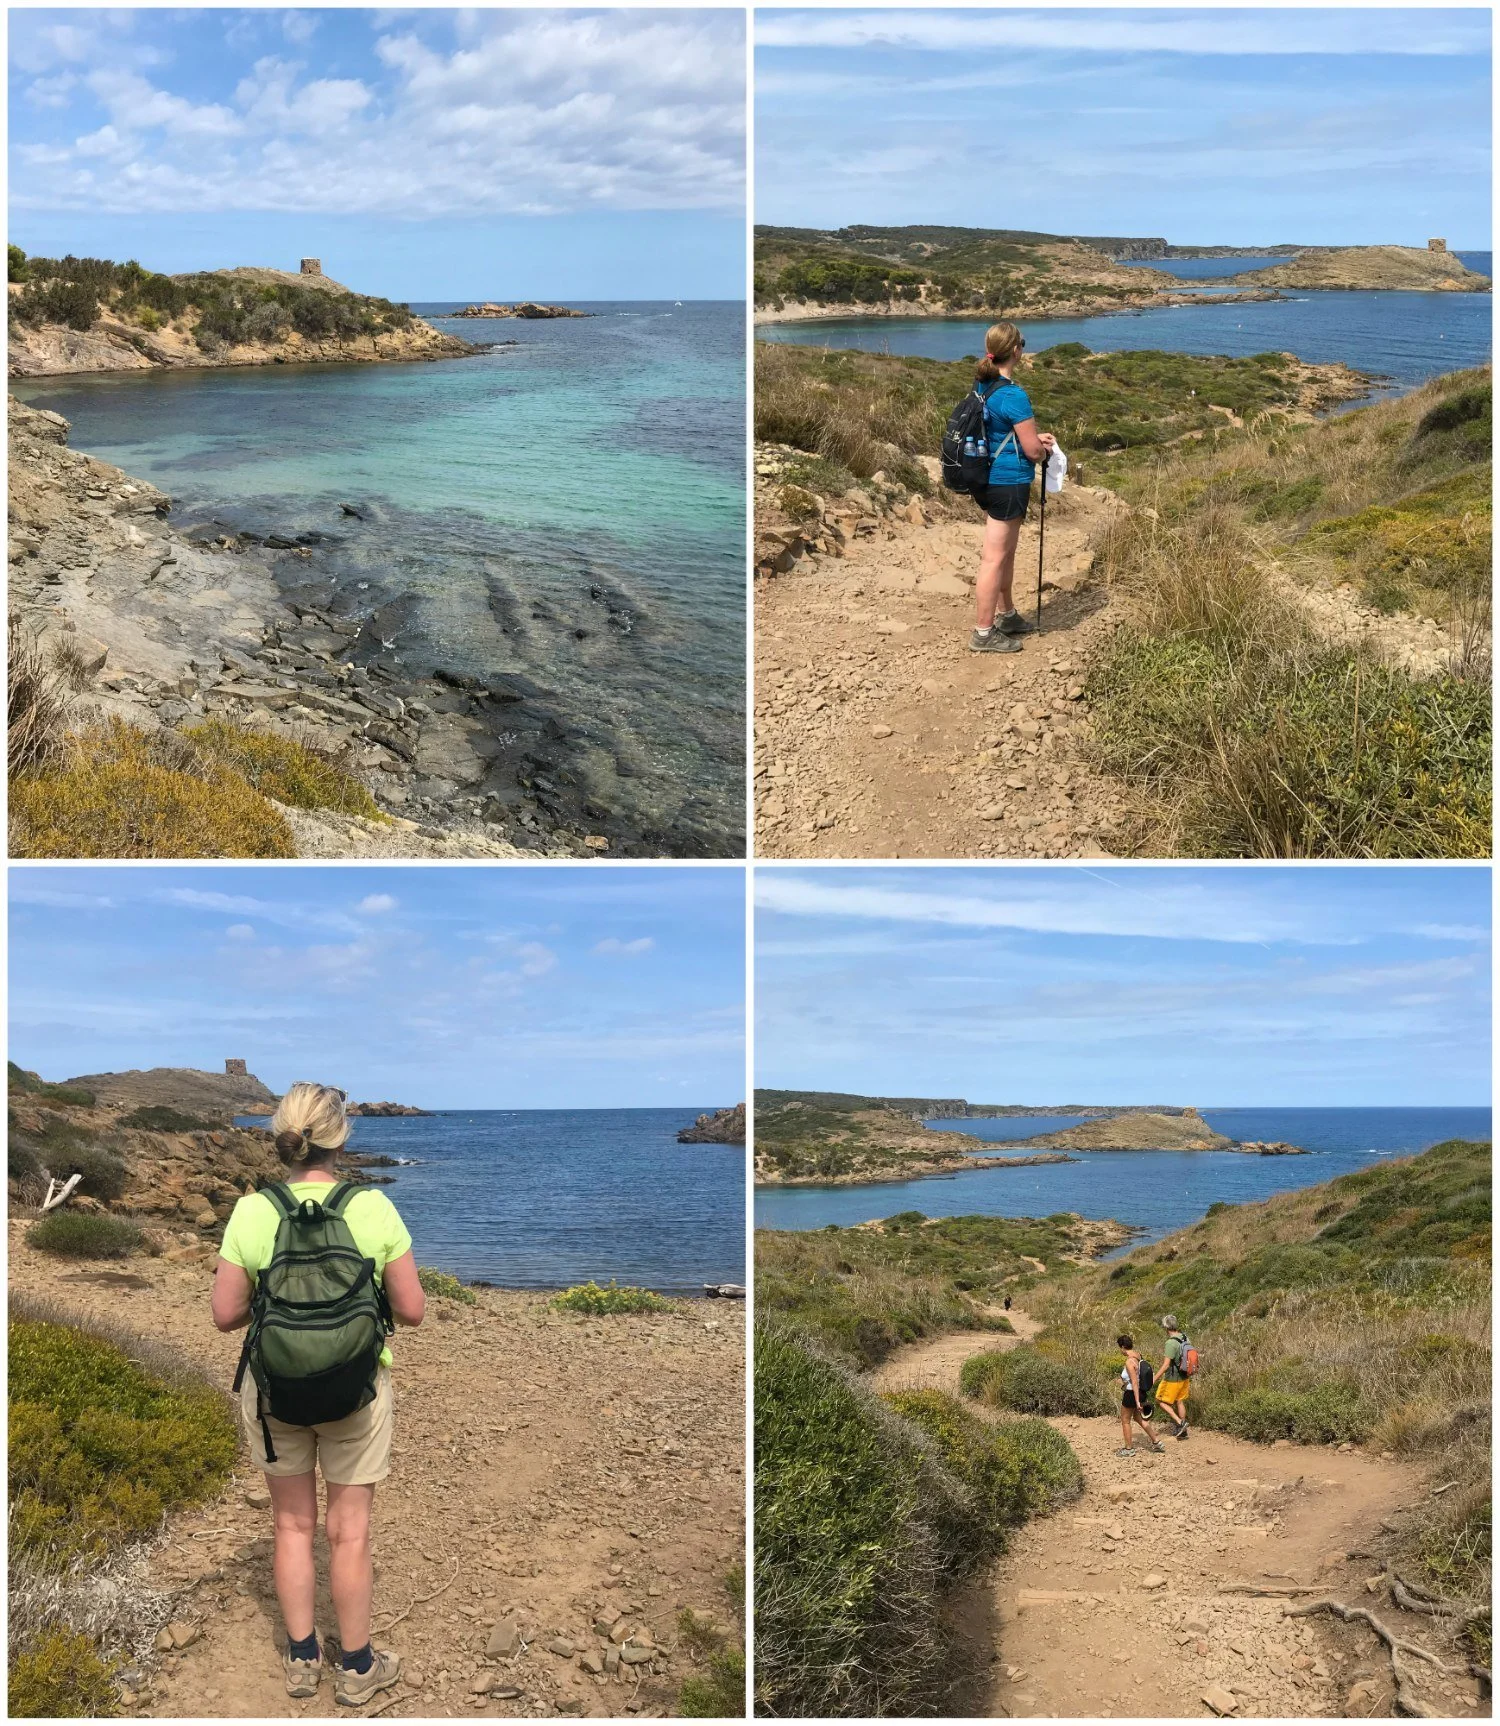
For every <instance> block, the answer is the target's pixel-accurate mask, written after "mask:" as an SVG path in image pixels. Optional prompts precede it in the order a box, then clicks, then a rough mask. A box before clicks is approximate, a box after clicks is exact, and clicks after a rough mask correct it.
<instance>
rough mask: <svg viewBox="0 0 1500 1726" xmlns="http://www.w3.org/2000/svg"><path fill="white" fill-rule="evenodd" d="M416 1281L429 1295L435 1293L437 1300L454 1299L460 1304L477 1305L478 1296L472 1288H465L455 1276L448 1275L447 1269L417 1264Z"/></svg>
mask: <svg viewBox="0 0 1500 1726" xmlns="http://www.w3.org/2000/svg"><path fill="white" fill-rule="evenodd" d="M417 1281H418V1282H419V1283H421V1285H422V1287H423V1288H424V1289H425V1290H426V1291H427V1293H428V1294H430V1295H436V1296H437V1298H438V1299H439V1300H456V1301H457V1302H458V1303H459V1304H460V1305H461V1306H478V1305H479V1296H478V1295H477V1294H475V1293H474V1291H473V1289H471V1288H465V1287H464V1285H463V1284H462V1283H461V1282H460V1281H459V1280H458V1278H457V1277H453V1276H449V1275H448V1273H447V1271H437V1270H433V1268H432V1267H431V1265H419V1266H418V1268H417Z"/></svg>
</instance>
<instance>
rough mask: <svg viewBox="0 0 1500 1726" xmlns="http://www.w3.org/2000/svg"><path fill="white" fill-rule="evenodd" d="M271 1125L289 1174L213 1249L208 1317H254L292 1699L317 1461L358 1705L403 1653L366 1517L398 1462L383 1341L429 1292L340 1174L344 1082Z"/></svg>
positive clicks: (302, 1647) (391, 1229)
mask: <svg viewBox="0 0 1500 1726" xmlns="http://www.w3.org/2000/svg"><path fill="white" fill-rule="evenodd" d="M271 1131H272V1133H273V1134H274V1135H275V1139H276V1153H277V1155H278V1156H279V1157H280V1158H281V1160H282V1162H283V1163H285V1164H286V1165H287V1178H286V1180H285V1181H284V1182H279V1183H278V1184H276V1185H275V1186H268V1187H265V1188H263V1189H262V1190H261V1191H260V1192H258V1193H250V1194H247V1195H246V1197H244V1198H242V1199H240V1200H239V1202H238V1203H237V1204H236V1205H235V1207H234V1211H233V1213H232V1215H231V1216H230V1218H229V1223H228V1226H227V1227H226V1228H225V1230H224V1241H223V1244H222V1246H220V1248H219V1262H218V1265H217V1267H216V1270H215V1274H214V1288H213V1317H214V1323H215V1324H216V1325H217V1326H218V1327H219V1329H220V1330H222V1331H232V1330H239V1329H240V1328H241V1327H242V1326H245V1325H248V1326H249V1331H248V1334H247V1336H246V1339H245V1347H244V1351H243V1352H242V1354H241V1356H240V1368H239V1372H238V1373H237V1375H236V1377H235V1384H234V1388H235V1390H236V1391H238V1392H240V1413H241V1417H242V1420H243V1422H244V1427H245V1434H246V1437H247V1438H248V1440H249V1443H250V1454H251V1456H252V1458H253V1460H254V1462H255V1465H256V1467H257V1468H259V1469H260V1470H261V1471H262V1472H263V1473H264V1474H265V1476H266V1485H267V1487H268V1488H269V1489H270V1493H271V1512H272V1516H273V1518H274V1521H275V1529H276V1561H275V1574H276V1597H277V1599H278V1600H279V1601H280V1602H281V1615H282V1618H283V1619H284V1620H285V1623H286V1632H287V1650H286V1653H285V1655H284V1656H283V1658H282V1665H283V1667H284V1669H285V1671H286V1691H287V1695H288V1696H313V1695H316V1694H317V1689H318V1680H319V1679H320V1677H321V1676H322V1649H321V1647H320V1645H319V1642H318V1633H317V1627H316V1626H315V1625H314V1623H313V1595H314V1588H315V1583H316V1576H315V1572H314V1567H313V1537H314V1535H315V1534H316V1533H317V1528H318V1477H317V1474H316V1472H315V1470H316V1468H319V1467H321V1469H322V1471H323V1480H324V1483H325V1484H326V1486H327V1488H328V1516H327V1524H326V1528H327V1535H328V1549H329V1583H330V1586H331V1588H332V1592H333V1609H334V1612H335V1614H336V1615H337V1618H338V1629H339V1646H340V1650H341V1665H340V1670H339V1674H338V1679H337V1682H336V1684H335V1688H334V1699H335V1701H338V1702H342V1703H345V1704H346V1705H348V1706H350V1707H356V1706H358V1705H359V1704H360V1703H363V1702H368V1701H369V1700H370V1699H371V1698H372V1697H373V1696H375V1695H376V1694H377V1692H379V1691H381V1690H389V1689H390V1688H391V1686H392V1685H393V1684H394V1683H395V1682H396V1680H397V1678H398V1677H399V1676H400V1672H401V1660H400V1656H399V1655H395V1654H390V1653H387V1652H385V1651H384V1650H381V1651H378V1652H377V1651H376V1650H375V1649H374V1648H373V1647H372V1646H371V1642H370V1615H371V1597H372V1595H373V1593H374V1587H375V1575H374V1569H373V1566H372V1564H371V1559H370V1512H371V1508H372V1506H373V1504H374V1501H375V1483H376V1482H377V1481H380V1480H384V1479H385V1477H386V1475H387V1474H388V1473H389V1472H390V1466H391V1433H392V1428H393V1425H394V1419H393V1414H392V1402H391V1374H390V1366H391V1353H390V1350H389V1349H388V1348H387V1347H386V1338H387V1336H389V1335H390V1334H391V1332H392V1331H393V1330H394V1329H395V1325H396V1322H397V1321H399V1322H400V1323H401V1324H407V1325H418V1324H421V1322H422V1316H423V1313H424V1312H425V1310H426V1297H425V1296H424V1294H423V1293H422V1285H421V1283H420V1282H419V1281H418V1278H417V1265H416V1260H415V1258H414V1257H413V1256H412V1247H411V1236H410V1235H409V1234H408V1233H407V1231H406V1225H405V1223H403V1222H402V1221H401V1217H400V1214H399V1213H398V1212H397V1210H396V1207H395V1206H394V1205H393V1204H392V1203H391V1201H390V1200H389V1199H388V1198H387V1197H386V1196H385V1194H384V1193H382V1192H379V1191H378V1190H376V1189H375V1188H373V1187H357V1186H355V1185H354V1184H353V1183H352V1182H350V1181H341V1180H339V1179H338V1177H337V1176H336V1175H335V1174H334V1173H333V1163H334V1161H335V1160H336V1158H337V1157H338V1154H339V1152H340V1151H341V1150H342V1149H343V1147H344V1145H345V1143H346V1142H347V1141H348V1138H349V1119H348V1116H347V1114H346V1113H345V1109H344V1093H343V1092H342V1091H336V1090H334V1089H333V1088H332V1086H329V1085H310V1084H306V1083H298V1084H295V1085H293V1086H292V1088H291V1089H290V1090H289V1091H288V1092H287V1094H286V1095H285V1096H284V1097H283V1098H282V1099H281V1102H280V1104H279V1105H278V1107H277V1110H276V1113H275V1115H274V1117H273V1118H272V1121H271ZM247 1369H248V1370H247ZM242 1385H243V1389H241V1386H242Z"/></svg>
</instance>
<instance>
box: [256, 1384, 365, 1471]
mask: <svg viewBox="0 0 1500 1726" xmlns="http://www.w3.org/2000/svg"><path fill="white" fill-rule="evenodd" d="M255 1395H256V1388H255V1379H254V1378H253V1376H252V1375H251V1374H250V1373H248V1372H247V1373H246V1374H245V1382H244V1384H243V1386H242V1387H241V1389H240V1418H241V1420H242V1421H243V1422H244V1426H245V1436H246V1437H247V1438H248V1439H249V1441H250V1455H251V1457H252V1459H253V1460H254V1462H255V1466H256V1467H257V1468H258V1469H260V1470H261V1472H262V1473H264V1474H268V1475H271V1476H272V1477H273V1478H276V1479H280V1478H281V1477H283V1476H285V1475H293V1474H311V1473H312V1472H313V1470H314V1469H315V1468H321V1469H322V1470H323V1478H324V1480H327V1481H330V1482H332V1484H333V1485H334V1486H374V1485H375V1483H376V1482H377V1481H380V1480H384V1479H385V1477H386V1476H387V1475H388V1474H389V1473H390V1472H391V1435H392V1433H393V1432H394V1431H395V1426H396V1419H395V1401H394V1398H393V1396H392V1394H391V1372H390V1368H389V1367H384V1366H383V1367H381V1369H380V1376H379V1378H378V1379H377V1380H376V1381H375V1400H374V1401H373V1402H367V1403H366V1404H365V1406H364V1407H363V1408H361V1409H358V1410H357V1411H356V1412H355V1413H353V1414H351V1415H347V1416H345V1418H344V1419H343V1420H329V1421H325V1422H324V1423H323V1424H322V1425H321V1426H287V1425H285V1424H284V1423H283V1422H281V1421H279V1420H276V1419H274V1418H272V1417H271V1416H269V1415H268V1416H267V1417H266V1424H267V1425H268V1426H269V1427H270V1428H271V1443H272V1445H273V1446H274V1447H275V1451H276V1460H275V1462H267V1461H266V1440H265V1434H264V1433H263V1432H262V1431H261V1426H260V1421H259V1419H258V1418H257V1416H256V1413H255Z"/></svg>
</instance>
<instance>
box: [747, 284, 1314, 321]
mask: <svg viewBox="0 0 1500 1726" xmlns="http://www.w3.org/2000/svg"><path fill="white" fill-rule="evenodd" d="M1287 297H1288V296H1287V295H1286V294H1283V293H1279V292H1277V291H1276V290H1275V289H1273V288H1253V287H1247V288H1244V289H1242V290H1240V291H1239V292H1236V293H1230V294H1211V295H1210V294H1188V293H1178V292H1171V291H1164V290H1153V291H1150V292H1147V293H1140V294H1127V295H1120V294H1109V295H1100V294H1087V293H1085V294H1077V295H1071V296H1064V297H1062V298H1060V299H1057V300H1047V301H1044V302H1043V303H1042V304H1041V305H1026V306H1016V307H1009V308H1007V309H1006V310H1005V311H1003V312H1002V311H997V310H995V309H994V308H993V307H977V308H974V309H972V310H969V309H965V308H964V307H962V306H952V305H949V304H948V303H947V302H946V301H943V300H880V301H877V302H876V303H875V304H873V305H859V304H857V303H855V302H853V301H850V302H848V303H846V304H840V305H825V304H821V303H819V302H818V301H814V300H789V301H782V302H778V303H777V304H775V305H757V306H756V308H755V314H754V317H755V323H756V325H757V327H758V326H760V325H762V324H810V323H828V322H831V321H834V320H837V321H838V322H840V323H843V322H847V321H848V320H850V319H854V318H902V319H905V318H930V319H935V320H936V319H946V320H947V321H948V322H949V323H978V322H981V321H983V320H985V319H988V318H998V317H1008V318H1013V319H1014V320H1015V321H1016V322H1018V323H1021V324H1027V323H1034V322H1043V321H1045V320H1046V319H1048V318H1097V317H1107V316H1108V315H1110V314H1111V313H1114V312H1120V313H1125V312H1136V311H1142V310H1145V309H1147V308H1154V307H1158V306H1203V305H1216V306H1222V305H1226V304H1228V305H1239V304H1247V303H1249V302H1252V301H1259V300H1284V299H1286V298H1287Z"/></svg>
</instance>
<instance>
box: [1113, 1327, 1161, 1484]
mask: <svg viewBox="0 0 1500 1726" xmlns="http://www.w3.org/2000/svg"><path fill="white" fill-rule="evenodd" d="M1115 1341H1116V1342H1117V1343H1118V1344H1119V1345H1120V1347H1121V1348H1122V1349H1123V1350H1124V1351H1125V1364H1124V1366H1122V1367H1121V1368H1120V1378H1121V1380H1122V1382H1123V1384H1124V1390H1123V1391H1122V1392H1121V1395H1120V1431H1121V1433H1122V1435H1123V1436H1124V1440H1125V1442H1124V1445H1123V1446H1122V1447H1121V1448H1120V1449H1119V1450H1117V1451H1116V1452H1115V1455H1116V1456H1134V1455H1135V1445H1134V1443H1133V1442H1132V1440H1131V1436H1130V1428H1131V1423H1132V1422H1134V1423H1135V1424H1136V1425H1137V1426H1139V1427H1140V1429H1141V1431H1142V1432H1143V1433H1145V1435H1146V1440H1147V1442H1148V1443H1149V1444H1150V1446H1151V1448H1152V1449H1153V1450H1155V1451H1158V1452H1159V1451H1163V1450H1165V1449H1166V1448H1167V1447H1166V1446H1165V1445H1164V1444H1162V1443H1161V1442H1160V1440H1159V1439H1158V1438H1157V1436H1156V1434H1155V1433H1154V1432H1153V1431H1152V1430H1151V1415H1152V1413H1153V1410H1152V1407H1151V1363H1150V1361H1147V1360H1142V1358H1141V1355H1140V1351H1139V1350H1138V1349H1137V1348H1136V1346H1135V1338H1134V1337H1133V1336H1129V1335H1127V1334H1125V1333H1123V1332H1122V1333H1121V1334H1120V1335H1119V1336H1117V1337H1116V1338H1115Z"/></svg>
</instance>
